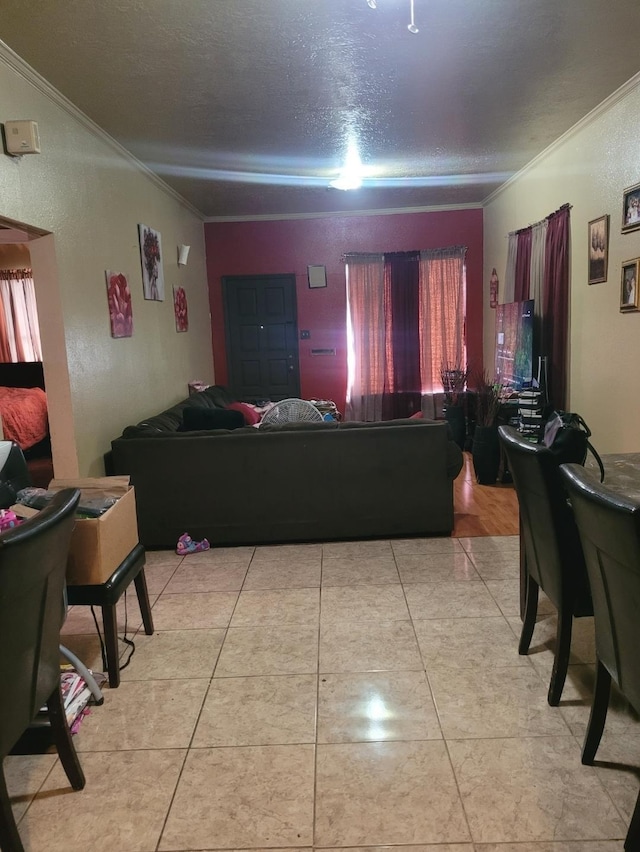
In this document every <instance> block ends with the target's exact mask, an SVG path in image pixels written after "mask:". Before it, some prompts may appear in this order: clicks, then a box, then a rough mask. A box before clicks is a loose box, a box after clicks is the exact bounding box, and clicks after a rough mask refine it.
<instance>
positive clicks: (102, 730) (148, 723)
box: [74, 680, 208, 760]
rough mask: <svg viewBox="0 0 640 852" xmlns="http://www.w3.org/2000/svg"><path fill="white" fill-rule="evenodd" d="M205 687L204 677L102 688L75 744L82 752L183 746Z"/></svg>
mask: <svg viewBox="0 0 640 852" xmlns="http://www.w3.org/2000/svg"><path fill="white" fill-rule="evenodd" d="M207 686H208V682H207V681H206V680H144V681H142V680H141V681H133V682H123V683H121V684H120V686H119V687H118V688H117V689H105V690H104V704H103V705H102V706H100V707H93V708H92V710H91V713H90V714H89V716H88V717H87V718H86V719H84V720H83V722H82V725H81V726H80V730H79V732H78V734H77V735H76V736H75V738H74V743H75V746H76V748H77V750H78V751H82V752H85V751H102V752H110V751H121V750H124V749H145V748H187V747H188V746H189V743H190V741H191V735H192V734H193V731H194V728H195V725H196V721H197V719H198V713H199V712H200V708H201V707H202V703H203V701H204V696H205V694H206V691H207ZM108 759H109V757H108V756H107V755H105V760H108Z"/></svg>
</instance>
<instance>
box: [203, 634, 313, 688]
mask: <svg viewBox="0 0 640 852" xmlns="http://www.w3.org/2000/svg"><path fill="white" fill-rule="evenodd" d="M317 670H318V628H317V627H307V626H304V625H302V624H290V625H283V626H281V627H230V628H229V630H228V631H227V637H226V639H225V643H224V647H223V648H222V653H221V654H220V660H219V661H218V665H217V666H216V671H215V677H216V678H218V677H242V676H249V675H270V674H312V673H314V672H316V671H317Z"/></svg>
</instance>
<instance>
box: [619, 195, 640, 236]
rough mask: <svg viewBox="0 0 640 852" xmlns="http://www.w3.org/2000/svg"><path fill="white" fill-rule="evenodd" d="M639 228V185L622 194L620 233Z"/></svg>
mask: <svg viewBox="0 0 640 852" xmlns="http://www.w3.org/2000/svg"><path fill="white" fill-rule="evenodd" d="M636 228H640V183H637V184H636V185H635V186H630V187H629V188H628V189H625V190H624V192H623V193H622V233H623V234H626V233H627V231H635V230H636Z"/></svg>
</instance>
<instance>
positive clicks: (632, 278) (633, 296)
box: [620, 257, 640, 311]
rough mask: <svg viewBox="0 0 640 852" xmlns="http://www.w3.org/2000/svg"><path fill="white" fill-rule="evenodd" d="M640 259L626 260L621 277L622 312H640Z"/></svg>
mask: <svg viewBox="0 0 640 852" xmlns="http://www.w3.org/2000/svg"><path fill="white" fill-rule="evenodd" d="M639 264H640V258H638V257H636V258H634V259H633V260H625V262H624V263H623V264H622V274H621V276H620V279H621V280H620V310H621V311H637V310H638V266H639Z"/></svg>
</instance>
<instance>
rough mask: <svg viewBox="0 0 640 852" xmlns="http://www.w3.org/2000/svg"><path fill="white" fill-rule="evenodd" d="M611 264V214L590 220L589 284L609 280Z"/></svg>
mask: <svg viewBox="0 0 640 852" xmlns="http://www.w3.org/2000/svg"><path fill="white" fill-rule="evenodd" d="M608 265H609V215H608V214H605V215H604V216H600V218H599V219H592V220H591V222H589V284H601V283H602V282H603V281H606V280H607V267H608Z"/></svg>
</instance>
